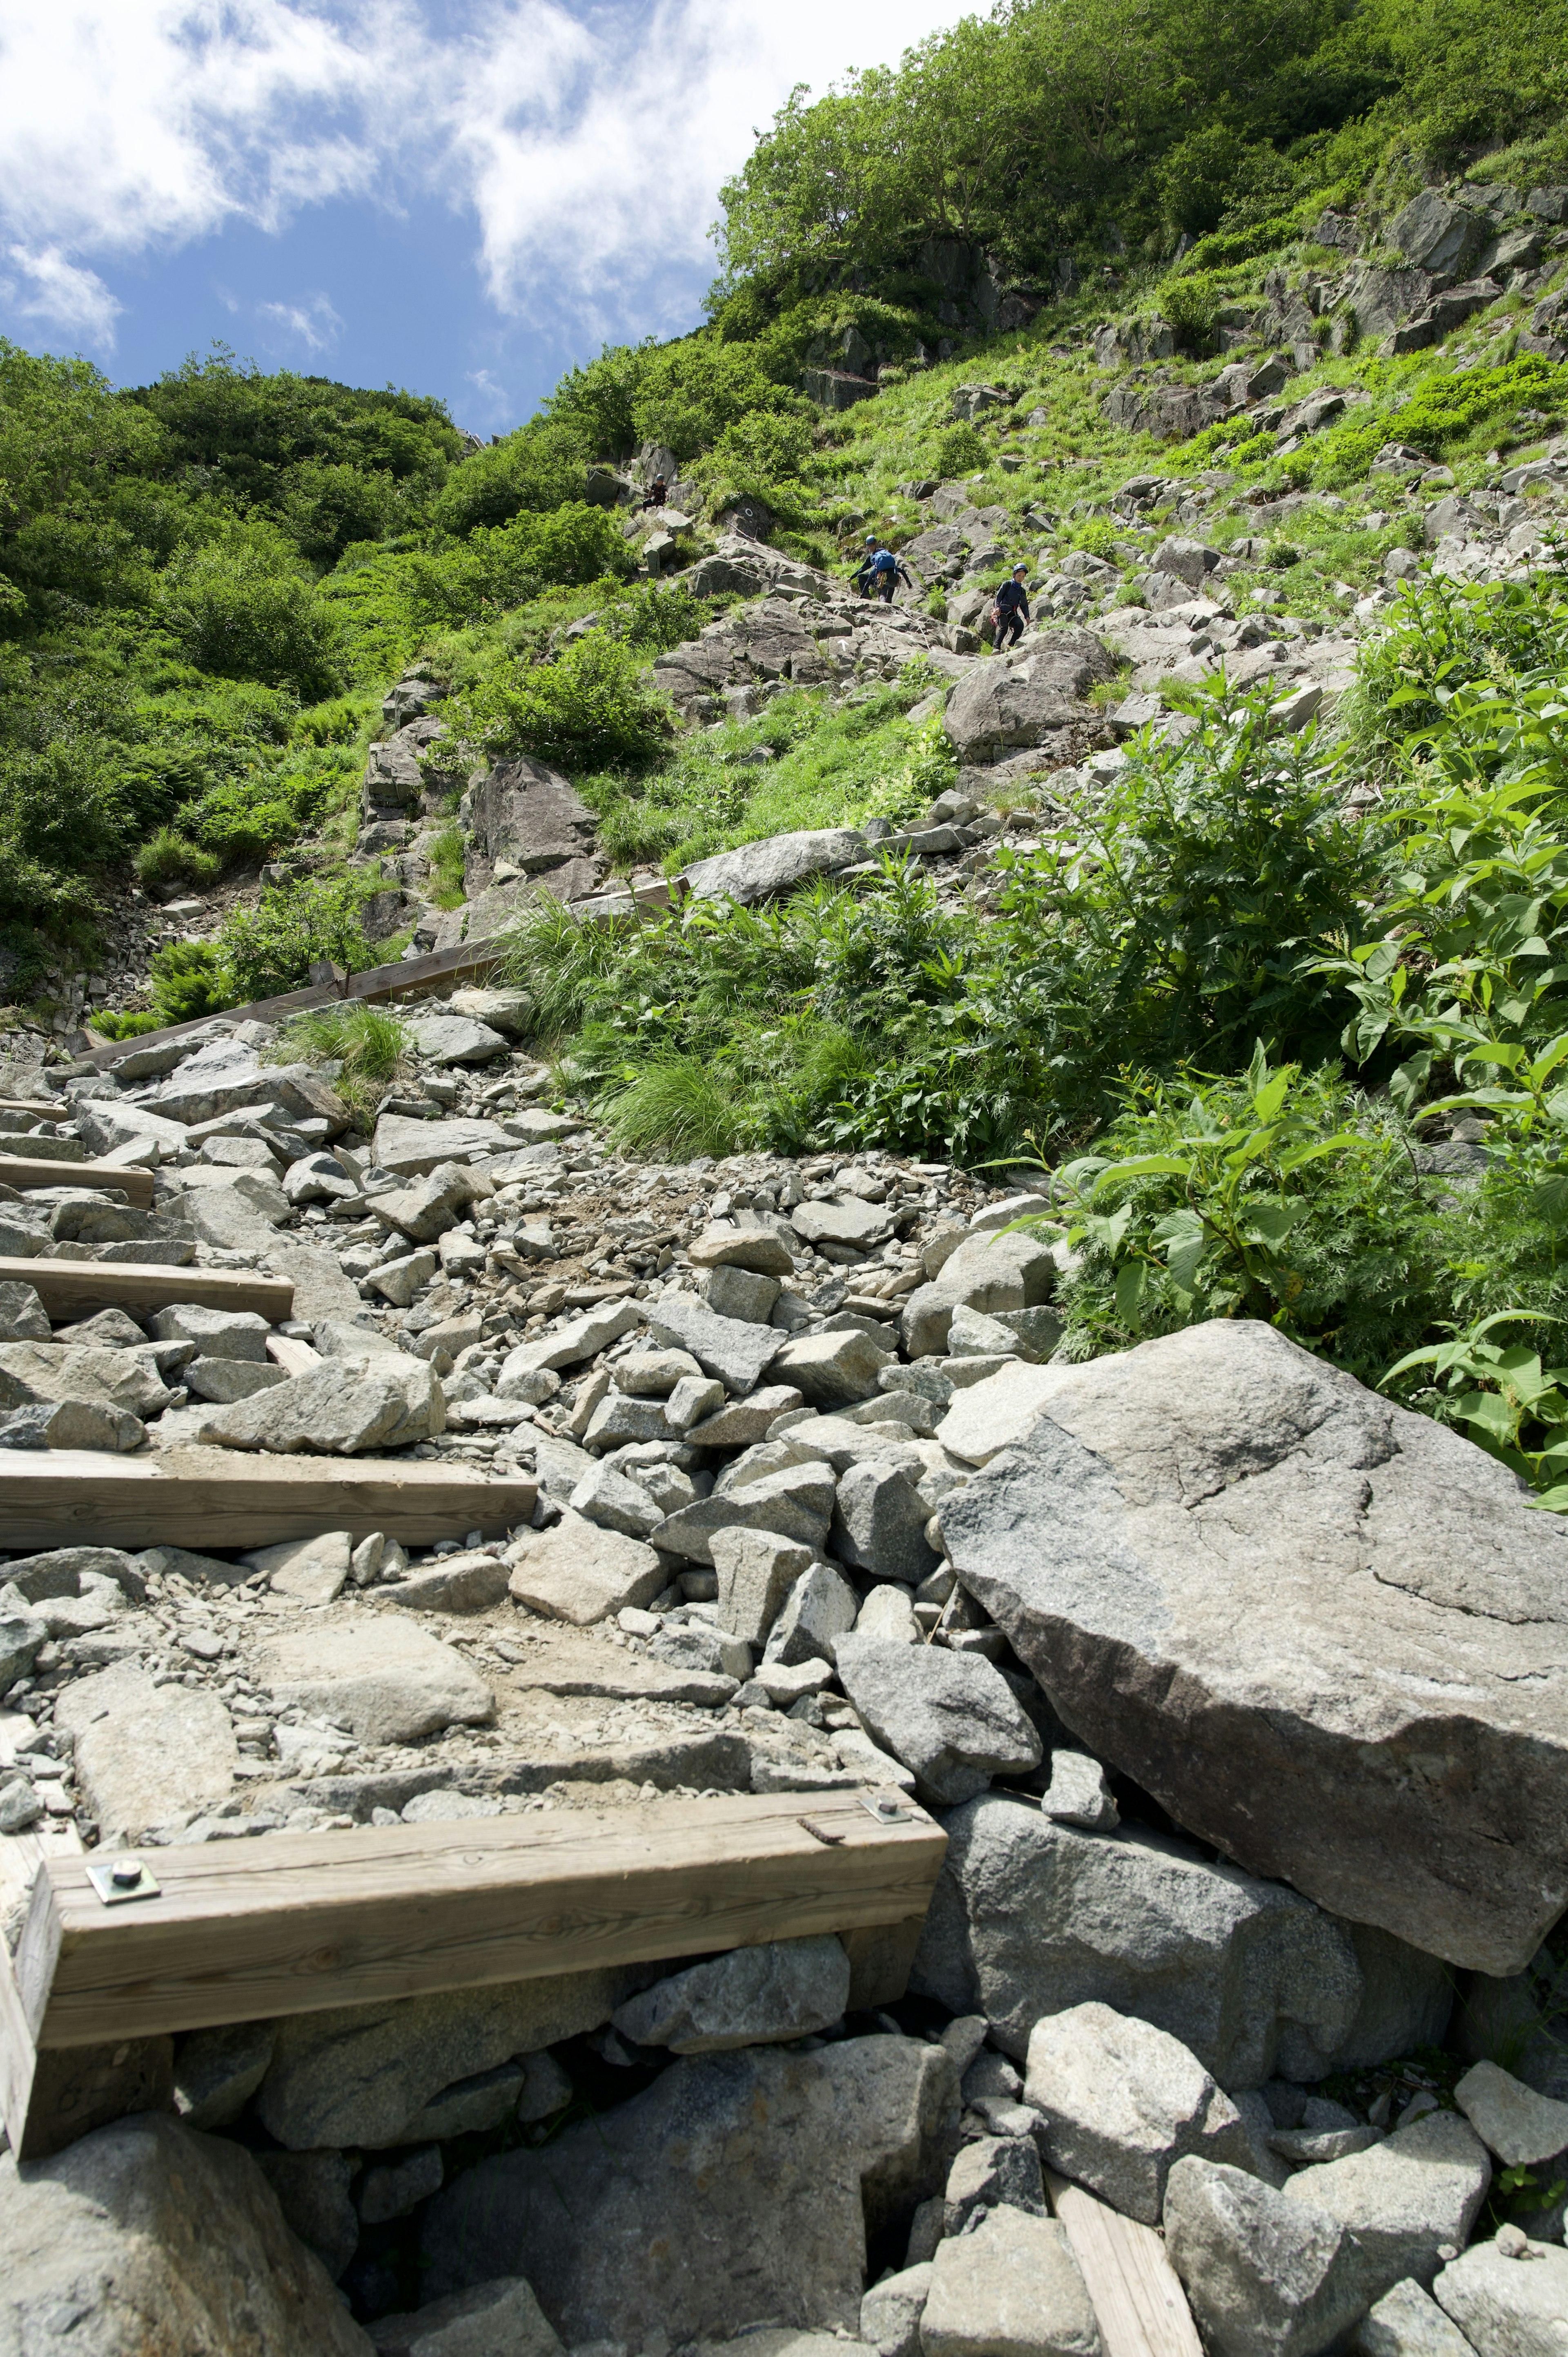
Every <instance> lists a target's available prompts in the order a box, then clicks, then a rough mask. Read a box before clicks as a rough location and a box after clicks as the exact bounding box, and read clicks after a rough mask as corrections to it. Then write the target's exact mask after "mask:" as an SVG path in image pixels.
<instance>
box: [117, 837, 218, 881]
mask: <svg viewBox="0 0 1568 2357" xmlns="http://www.w3.org/2000/svg"><path fill="white" fill-rule="evenodd" d="M132 866H134V869H135V872H136V880H137V882H138V883H140V884H179V883H186V884H210V883H211V882H212V881H213V879H214V878H215V877H217V876H218V875H219V874H220V872H221V870H222V866H223V862H222V861H221V860H220V858H219V857H218V856H216V854H215V853H213V852H210V851H204V850H203V849H202V847H201V845H199V844H198V843H192V842H191V841H190V839H189V837H188V835H184V834H181V833H180V832H179V829H178V828H177V827H173V826H160V827H159V829H158V830H157V833H156V834H150V835H149V836H148V837H147V840H146V841H145V843H144V844H143V845H141V847H140V849H139V850H138V851H137V853H136V856H135V858H134V860H133V862H132Z"/></svg>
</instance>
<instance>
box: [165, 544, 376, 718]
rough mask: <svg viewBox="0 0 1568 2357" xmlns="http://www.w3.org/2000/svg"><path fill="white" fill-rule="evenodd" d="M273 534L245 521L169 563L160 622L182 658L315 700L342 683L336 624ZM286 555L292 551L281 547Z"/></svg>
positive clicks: (231, 676) (302, 699)
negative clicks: (179, 646) (181, 650)
mask: <svg viewBox="0 0 1568 2357" xmlns="http://www.w3.org/2000/svg"><path fill="white" fill-rule="evenodd" d="M285 546H286V544H283V543H282V537H281V535H280V534H277V533H272V532H271V531H270V530H267V529H265V528H263V527H262V526H260V525H245V526H242V527H239V528H237V529H235V530H233V531H231V532H229V533H225V535H224V536H223V538H222V539H220V540H218V541H215V542H212V543H210V544H208V545H206V546H204V547H199V548H194V549H191V550H189V551H188V552H186V553H185V554H182V555H181V556H180V557H179V558H177V560H176V562H175V563H174V564H173V565H170V567H169V569H168V573H167V575H166V585H165V590H164V612H165V619H166V621H167V623H168V626H169V628H170V630H172V631H173V632H174V634H175V636H176V637H177V639H178V640H179V641H180V643H181V644H182V645H183V646H184V648H185V650H186V651H187V653H188V655H189V657H190V660H191V662H194V663H199V665H200V666H201V668H202V669H203V670H204V671H211V672H218V673H220V674H221V675H223V676H224V677H226V678H229V679H253V680H261V681H263V682H264V683H267V684H268V685H270V686H273V687H289V688H292V689H293V691H294V693H295V695H296V696H297V697H298V698H299V700H300V702H301V703H302V704H318V703H319V702H320V701H321V699H322V698H323V697H324V696H328V695H331V694H334V693H335V692H336V690H337V689H338V687H340V686H341V684H342V662H343V650H342V644H341V640H340V638H339V634H338V626H337V623H336V620H335V619H334V617H333V615H332V613H331V611H330V609H329V608H328V607H327V606H326V605H325V604H324V603H323V602H322V599H321V597H320V594H319V592H318V591H317V588H316V586H315V584H314V583H313V582H311V581H307V580H306V578H305V577H304V576H303V575H302V574H300V573H298V572H296V571H293V570H291V569H290V566H289V563H288V561H287V558H286V557H285V554H283V550H284V548H285ZM289 554H290V555H292V552H289Z"/></svg>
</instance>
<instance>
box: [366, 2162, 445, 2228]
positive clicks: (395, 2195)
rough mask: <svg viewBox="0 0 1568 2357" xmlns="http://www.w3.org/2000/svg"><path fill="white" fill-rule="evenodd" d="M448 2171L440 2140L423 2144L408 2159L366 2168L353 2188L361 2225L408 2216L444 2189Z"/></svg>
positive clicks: (378, 2223) (377, 2224)
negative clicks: (443, 2181)
mask: <svg viewBox="0 0 1568 2357" xmlns="http://www.w3.org/2000/svg"><path fill="white" fill-rule="evenodd" d="M445 2175H446V2171H445V2169H443V2167H442V2162H441V2147H440V2146H439V2145H438V2144H426V2145H420V2146H418V2147H415V2148H414V2149H413V2151H411V2152H410V2153H409V2154H408V2156H407V2158H405V2159H402V2160H396V2161H383V2162H382V2163H381V2165H380V2166H379V2167H377V2168H374V2169H366V2170H365V2172H364V2175H363V2176H362V2177H361V2178H360V2181H359V2183H358V2185H357V2186H356V2187H355V2189H354V2206H355V2208H356V2209H357V2210H358V2211H359V2213H360V2223H361V2225H365V2226H383V2225H385V2223H386V2222H387V2220H388V2219H389V2218H406V2217H407V2215H408V2213H409V2212H410V2211H411V2210H414V2209H417V2208H418V2206H419V2204H420V2203H421V2202H422V2201H428V2200H429V2198H430V2196H431V2194H433V2193H438V2192H439V2191H440V2190H441V2184H442V2180H443V2179H444V2177H445Z"/></svg>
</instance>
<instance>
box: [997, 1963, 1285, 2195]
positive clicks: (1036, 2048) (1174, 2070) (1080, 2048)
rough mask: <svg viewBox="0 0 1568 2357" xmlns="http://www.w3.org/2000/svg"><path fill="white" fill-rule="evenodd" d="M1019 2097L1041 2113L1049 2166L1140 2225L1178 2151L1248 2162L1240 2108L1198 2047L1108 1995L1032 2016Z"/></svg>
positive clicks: (1237, 2164)
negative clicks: (1115, 2004)
mask: <svg viewBox="0 0 1568 2357" xmlns="http://www.w3.org/2000/svg"><path fill="white" fill-rule="evenodd" d="M1024 2100H1025V2102H1026V2104H1032V2105H1033V2107H1034V2109H1035V2110H1036V2111H1037V2112H1038V2113H1039V2114H1040V2115H1042V2117H1043V2118H1044V2120H1045V2123H1046V2126H1045V2131H1044V2139H1043V2141H1044V2144H1045V2149H1046V2154H1047V2158H1048V2159H1049V2162H1050V2165H1051V2167H1052V2168H1053V2169H1057V2170H1058V2171H1059V2172H1060V2174H1061V2175H1062V2176H1063V2177H1070V2178H1073V2179H1076V2181H1077V2182H1078V2183H1079V2184H1080V2185H1087V2186H1088V2187H1089V2188H1090V2190H1091V2191H1092V2192H1095V2193H1098V2194H1099V2195H1100V2197H1101V2200H1102V2201H1109V2202H1110V2204H1111V2206H1112V2209H1113V2210H1120V2211H1121V2212H1122V2215H1123V2216H1124V2217H1128V2218H1137V2219H1141V2220H1142V2222H1143V2223H1144V2225H1145V2226H1157V2225H1158V2224H1159V2222H1160V2213H1161V2212H1162V2211H1163V2209H1164V2207H1165V2179H1166V2178H1167V2177H1168V2176H1169V2174H1170V2171H1171V2169H1172V2168H1173V2167H1174V2166H1175V2164H1176V2161H1178V2160H1179V2159H1180V2158H1181V2157H1182V2155H1183V2154H1184V2153H1188V2152H1195V2153H1197V2155H1198V2156H1199V2158H1201V2159H1204V2160H1214V2161H1225V2162H1228V2163H1230V2166H1232V2167H1233V2168H1236V2169H1250V2168H1251V2142H1250V2139H1249V2137H1248V2135H1247V2131H1246V2128H1245V2127H1244V2126H1243V2125H1242V2121H1241V2115H1240V2113H1239V2112H1238V2111H1237V2109H1236V2106H1235V2104H1233V2103H1232V2102H1231V2101H1230V2097H1229V2096H1228V2095H1226V2094H1224V2093H1221V2091H1220V2089H1219V2087H1218V2086H1217V2085H1216V2084H1215V2083H1214V2081H1213V2079H1212V2078H1211V2077H1210V2076H1209V2074H1208V2072H1207V2071H1206V2070H1205V2069H1204V2067H1203V2065H1202V2063H1201V2062H1199V2061H1198V2060H1197V2056H1196V2055H1194V2054H1193V2053H1191V2052H1190V2051H1189V2050H1188V2049H1187V2047H1185V2046H1183V2045H1182V2043H1181V2042H1180V2040H1178V2039H1175V2038H1172V2037H1171V2036H1170V2035H1169V2033H1168V2032H1167V2031H1165V2030H1163V2029H1155V2027H1154V2026H1153V2024H1152V2023H1150V2022H1147V2021H1139V2020H1137V2019H1136V2018H1133V2017H1132V2016H1129V2015H1125V2014H1120V2013H1117V2012H1115V2011H1114V2010H1113V2009H1112V2007H1110V2006H1108V2005H1097V2004H1090V2005H1075V2006H1069V2007H1068V2008H1067V2010H1066V2011H1065V2012H1063V2013H1053V2014H1047V2016H1046V2018H1045V2019H1044V2020H1043V2021H1038V2022H1036V2025H1035V2028H1034V2029H1033V2031H1032V2032H1031V2034H1030V2038H1029V2053H1028V2075H1027V2077H1026V2080H1025V2083H1024Z"/></svg>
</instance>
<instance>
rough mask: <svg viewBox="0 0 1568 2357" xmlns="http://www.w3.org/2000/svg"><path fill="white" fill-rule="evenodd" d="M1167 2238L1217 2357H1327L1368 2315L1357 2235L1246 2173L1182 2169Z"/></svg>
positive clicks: (1170, 2190) (1187, 2162)
mask: <svg viewBox="0 0 1568 2357" xmlns="http://www.w3.org/2000/svg"><path fill="white" fill-rule="evenodd" d="M1165 2248H1166V2249H1167V2251H1168V2252H1169V2253H1170V2255H1171V2262H1172V2265H1173V2266H1175V2268H1176V2273H1177V2275H1178V2276H1180V2277H1181V2279H1182V2283H1183V2285H1184V2287H1185V2288H1186V2291H1187V2298H1188V2299H1189V2301H1190V2302H1191V2304H1192V2310H1193V2314H1194V2315H1195V2316H1196V2318H1197V2322H1198V2324H1199V2326H1200V2328H1201V2330H1202V2332H1203V2337H1204V2346H1205V2347H1206V2348H1207V2349H1208V2350H1209V2351H1210V2352H1212V2357H1320V2352H1325V2351H1327V2350H1330V2349H1333V2348H1334V2347H1336V2345H1337V2344H1338V2343H1339V2342H1340V2341H1341V2336H1342V2335H1344V2334H1346V2333H1348V2331H1349V2330H1350V2327H1351V2326H1352V2325H1353V2324H1355V2323H1356V2321H1357V2319H1358V2318H1359V2317H1360V2316H1361V2315H1362V2314H1363V2313H1364V2311H1365V2309H1366V2306H1367V2301H1366V2298H1365V2295H1364V2293H1363V2291H1362V2287H1361V2277H1360V2268H1359V2253H1358V2251H1357V2248H1356V2242H1355V2237H1354V2235H1353V2234H1352V2233H1350V2232H1349V2230H1348V2227H1346V2226H1344V2225H1342V2224H1341V2223H1340V2222H1339V2220H1338V2219H1337V2218H1335V2217H1331V2216H1330V2215H1329V2214H1328V2213H1327V2212H1325V2211H1322V2210H1315V2209H1314V2208H1313V2207H1312V2205H1311V2203H1310V2202H1308V2201H1296V2200H1294V2199H1293V2197H1292V2196H1291V2195H1290V2194H1288V2193H1276V2192H1275V2190H1274V2189H1273V2186H1270V2185H1264V2184H1262V2182H1261V2181H1260V2180H1259V2179H1257V2178H1255V2177H1251V2176H1249V2175H1247V2173H1246V2172H1245V2171H1244V2170H1242V2169H1230V2168H1226V2167H1222V2166H1220V2165H1218V2164H1217V2163H1215V2162H1213V2161H1208V2160H1200V2159H1199V2158H1197V2155H1196V2154H1191V2153H1189V2154H1187V2156H1186V2158H1183V2159H1181V2160H1178V2161H1177V2162H1176V2167H1175V2168H1174V2169H1172V2170H1171V2173H1170V2181H1169V2183H1168V2185H1167V2187H1166V2189H1165Z"/></svg>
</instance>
